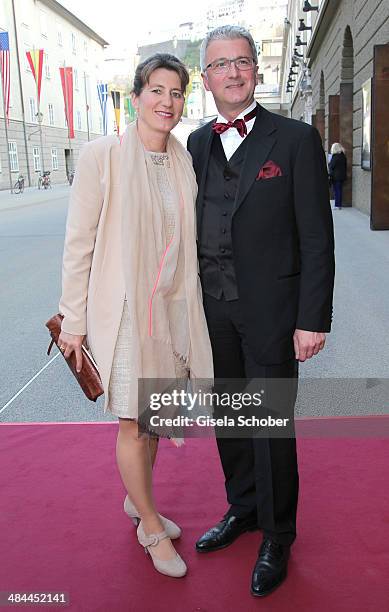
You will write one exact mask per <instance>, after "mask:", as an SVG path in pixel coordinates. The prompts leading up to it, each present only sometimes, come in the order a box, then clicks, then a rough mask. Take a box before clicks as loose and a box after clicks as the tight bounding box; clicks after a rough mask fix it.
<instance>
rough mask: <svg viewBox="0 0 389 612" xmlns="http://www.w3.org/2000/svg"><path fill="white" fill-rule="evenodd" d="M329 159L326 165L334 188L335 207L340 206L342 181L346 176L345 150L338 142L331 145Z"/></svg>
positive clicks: (338, 207) (339, 207)
mask: <svg viewBox="0 0 389 612" xmlns="http://www.w3.org/2000/svg"><path fill="white" fill-rule="evenodd" d="M331 155H332V157H331V161H330V163H329V165H328V170H329V175H330V179H331V183H332V185H333V188H334V195H335V209H339V210H340V209H341V208H342V190H343V182H344V181H345V180H346V178H347V159H346V154H345V150H344V148H343V147H342V145H341V144H340V143H339V142H334V144H333V145H332V147H331Z"/></svg>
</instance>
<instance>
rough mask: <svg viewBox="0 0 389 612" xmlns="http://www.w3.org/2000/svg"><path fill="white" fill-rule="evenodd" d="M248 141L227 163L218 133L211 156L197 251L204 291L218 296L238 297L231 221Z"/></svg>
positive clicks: (234, 298)
mask: <svg viewBox="0 0 389 612" xmlns="http://www.w3.org/2000/svg"><path fill="white" fill-rule="evenodd" d="M246 141H247V138H246V139H245V140H244V141H243V142H242V144H241V145H240V146H239V147H238V149H237V150H236V151H235V153H234V155H233V156H232V157H231V158H230V160H229V162H228V161H227V158H226V156H225V153H224V149H223V145H222V143H221V140H220V136H215V137H214V138H213V142H212V147H211V151H210V156H209V163H208V171H207V178H206V180H205V186H204V199H203V204H202V205H203V214H202V224H201V228H200V234H199V249H198V250H199V262H200V274H201V283H202V287H203V291H204V292H205V293H207V294H208V295H211V296H212V297H214V298H216V299H220V298H222V297H223V298H224V299H225V300H236V299H237V298H238V297H239V296H238V288H237V284H236V278H235V268H234V258H233V252H232V236H231V223H232V214H233V210H234V204H235V197H236V193H237V189H238V182H239V176H240V171H241V167H242V163H243V160H244V155H245V152H246V146H247V144H246Z"/></svg>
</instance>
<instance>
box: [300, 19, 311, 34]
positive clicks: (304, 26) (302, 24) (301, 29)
mask: <svg viewBox="0 0 389 612" xmlns="http://www.w3.org/2000/svg"><path fill="white" fill-rule="evenodd" d="M306 30H312V28H311V26H307V25H305V21H304V19H300V25H299V27H298V31H299V32H305V31H306Z"/></svg>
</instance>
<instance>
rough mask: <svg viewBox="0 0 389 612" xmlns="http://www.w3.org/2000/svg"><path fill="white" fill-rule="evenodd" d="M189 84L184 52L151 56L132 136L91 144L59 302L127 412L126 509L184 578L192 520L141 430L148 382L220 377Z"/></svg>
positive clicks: (72, 215)
mask: <svg viewBox="0 0 389 612" xmlns="http://www.w3.org/2000/svg"><path fill="white" fill-rule="evenodd" d="M188 82H189V75H188V72H187V70H186V68H185V66H184V65H183V64H182V62H181V61H180V60H178V59H177V58H176V57H174V56H173V55H170V54H165V53H164V54H159V53H157V54H155V55H153V56H151V57H149V58H148V59H146V60H145V61H144V62H142V63H140V64H139V65H138V67H137V69H136V73H135V78H134V87H133V92H132V103H133V106H134V108H135V109H136V111H137V121H136V122H134V123H132V124H130V125H129V126H128V128H127V130H126V132H125V133H124V135H123V138H122V139H121V142H119V140H118V138H117V137H116V136H106V137H102V138H98V139H96V140H93V141H92V142H90V143H88V144H86V145H85V146H84V148H83V150H82V153H81V155H80V158H79V161H78V164H77V172H76V174H75V178H74V182H73V185H72V191H71V198H70V205H69V213H68V219H67V225H66V236H65V249H64V258H63V275H62V297H61V301H60V312H61V313H62V314H63V315H64V319H63V323H62V332H61V335H60V337H59V346H60V350H61V351H62V352H63V353H64V356H65V358H68V357H69V356H70V355H71V353H72V352H73V351H74V352H75V354H76V358H77V369H81V364H82V353H81V345H82V343H83V342H84V340H85V337H86V336H87V340H88V344H89V346H90V349H91V352H92V355H93V357H94V359H95V361H96V362H97V366H98V369H99V372H100V376H101V380H102V384H103V387H104V392H105V410H109V411H110V412H111V413H112V414H114V415H116V416H117V417H118V418H119V430H118V437H117V446H116V458H117V464H118V468H119V472H120V475H121V478H122V481H123V484H124V486H125V488H126V492H127V496H126V498H125V502H124V510H125V512H126V513H127V515H128V516H129V517H130V518H132V519H133V521H134V523H135V524H138V523H139V524H138V529H137V536H138V540H139V543H140V544H141V545H142V546H144V548H145V550H146V552H148V553H149V554H150V556H151V558H152V561H153V563H154V567H155V568H156V569H157V570H158V571H159V572H161V573H163V574H166V575H168V576H173V577H180V576H183V575H185V573H186V565H185V563H184V561H183V560H182V559H181V557H180V556H179V555H178V554H177V553H176V551H175V548H174V546H173V544H172V542H171V540H172V539H175V538H178V537H179V536H180V533H181V530H180V528H179V527H178V526H177V525H176V524H175V523H173V521H171V520H169V519H166V518H165V517H163V516H161V515H160V514H158V511H157V509H156V504H155V501H154V496H153V489H152V467H153V464H154V461H155V456H156V452H157V443H158V438H156V437H153V436H152V433H153V432H152V431H151V432H150V431H148V432H147V433H142V428H141V427H140V424H139V419H140V416H141V414H140V410H141V409H142V407H141V406H139V405H138V404H139V402H138V386H140V385H138V382H139V381H140V380H142V379H147V380H154V381H155V380H157V381H158V379H169V380H172V379H173V380H175V379H176V378H180V379H185V377H186V378H187V377H188V376H189V375H190V378H191V379H193V378H198V379H207V378H212V377H213V369H212V353H211V345H210V340H209V336H208V331H207V325H206V320H205V316H204V311H203V306H202V301H201V287H200V279H199V277H198V274H197V249H196V231H195V200H196V194H197V186H196V177H195V174H194V171H193V168H192V163H191V159H190V156H189V155H188V153H187V151H186V150H185V149H184V147H183V146H182V145H181V144H180V143H179V142H178V140H177V139H176V138H175V137H174V136H172V135H171V134H170V132H171V130H172V129H173V128H174V127H175V126H176V125H177V123H178V122H179V121H180V119H181V115H182V111H183V109H184V101H185V98H184V94H185V89H186V86H187V85H188ZM101 486H102V487H104V483H103V482H102V483H101ZM177 495H178V494H177ZM177 499H178V498H177ZM139 521H140V522H139ZM139 570H140V571H141V569H140V568H139Z"/></svg>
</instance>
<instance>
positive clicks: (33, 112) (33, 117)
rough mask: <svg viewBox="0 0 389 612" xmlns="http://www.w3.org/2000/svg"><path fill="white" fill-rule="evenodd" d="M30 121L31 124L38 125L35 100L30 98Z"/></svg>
mask: <svg viewBox="0 0 389 612" xmlns="http://www.w3.org/2000/svg"><path fill="white" fill-rule="evenodd" d="M29 102H30V120H31V123H36V119H37V117H36V108H35V98H30V100H29Z"/></svg>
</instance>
